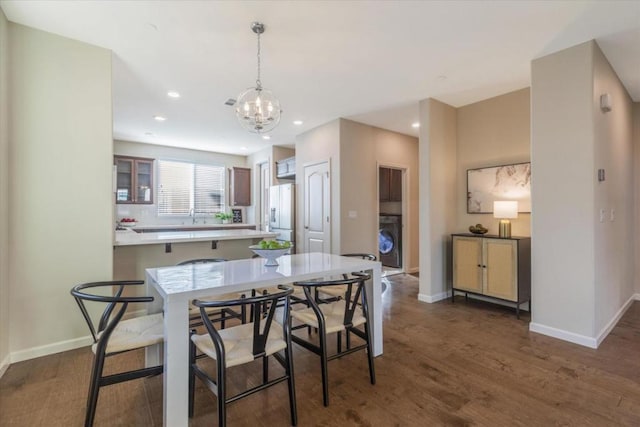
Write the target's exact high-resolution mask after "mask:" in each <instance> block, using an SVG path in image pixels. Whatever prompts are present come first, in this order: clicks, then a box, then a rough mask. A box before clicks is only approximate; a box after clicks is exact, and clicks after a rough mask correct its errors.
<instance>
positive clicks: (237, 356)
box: [189, 286, 298, 427]
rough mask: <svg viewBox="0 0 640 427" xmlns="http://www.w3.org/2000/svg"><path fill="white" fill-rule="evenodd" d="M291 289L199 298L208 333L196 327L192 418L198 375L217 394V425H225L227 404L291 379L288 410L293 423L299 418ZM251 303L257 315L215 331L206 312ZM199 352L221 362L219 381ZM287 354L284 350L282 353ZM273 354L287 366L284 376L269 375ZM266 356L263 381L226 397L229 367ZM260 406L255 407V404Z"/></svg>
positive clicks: (191, 368) (192, 347) (192, 353)
mask: <svg viewBox="0 0 640 427" xmlns="http://www.w3.org/2000/svg"><path fill="white" fill-rule="evenodd" d="M292 293H293V288H292V287H290V286H289V287H286V286H280V287H279V289H278V291H277V292H276V293H272V294H265V295H257V296H252V297H246V298H240V299H237V300H233V301H230V300H224V301H211V300H207V301H203V300H194V301H193V304H194V305H195V306H196V307H198V308H199V309H200V315H201V317H202V322H203V323H204V325H205V327H206V329H207V332H206V333H204V334H201V335H198V334H196V333H195V331H192V334H191V345H190V352H189V353H190V355H189V356H190V365H189V416H190V417H192V416H193V412H194V394H195V377H196V376H197V377H198V378H200V379H201V380H202V381H203V382H204V384H205V385H206V386H207V388H208V389H209V390H211V392H213V394H214V395H215V396H216V397H217V402H218V426H220V427H223V426H225V425H226V406H227V405H228V404H230V403H232V402H235V401H237V400H239V399H242V398H244V397H247V396H249V395H251V394H253V393H256V392H258V391H261V390H264V389H266V388H267V387H271V386H274V385H276V384H278V383H280V382H283V381H287V384H288V388H289V409H290V411H291V424H292V425H294V426H295V425H296V424H297V421H298V417H297V410H296V394H295V384H294V377H293V355H292V349H291V319H290V317H289V313H290V306H289V296H290V295H291V294H292ZM246 305H250V306H251V307H252V310H251V313H252V318H251V319H250V322H249V323H246V324H242V325H238V326H232V327H229V328H226V329H220V330H218V329H216V327H215V326H214V323H213V322H212V321H211V319H210V318H209V316H208V315H207V309H208V308H216V307H229V306H231V307H233V306H246ZM276 310H277V311H278V313H279V314H278V315H281V316H282V320H281V323H278V322H277V321H274V317H275V315H276ZM198 351H199V352H200V353H202V354H204V355H206V356H208V357H210V358H211V359H213V360H215V361H216V376H215V378H216V379H215V380H214V379H213V378H212V376H211V375H209V374H208V373H207V372H206V370H205V369H204V367H202V366H200V365H199V364H198V360H199V357H197V352H198ZM280 352H282V354H280ZM269 356H273V357H274V358H275V359H276V360H277V361H278V362H279V363H280V365H282V367H283V368H284V374H283V375H281V376H279V377H278V378H275V379H271V380H270V379H269V370H268V357H269ZM257 359H262V369H263V380H262V384H259V385H257V386H254V387H250V388H249V389H247V390H245V391H243V392H241V393H238V394H236V395H234V396H227V394H228V393H227V374H228V372H227V371H228V368H231V367H234V366H238V365H242V364H246V363H250V362H253V361H255V360H257ZM254 409H255V408H254Z"/></svg>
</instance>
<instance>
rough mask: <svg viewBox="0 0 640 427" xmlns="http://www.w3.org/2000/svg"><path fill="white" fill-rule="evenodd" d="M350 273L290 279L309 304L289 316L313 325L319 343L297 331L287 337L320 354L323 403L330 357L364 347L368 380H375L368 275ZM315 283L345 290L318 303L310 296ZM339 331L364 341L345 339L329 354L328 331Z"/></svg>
mask: <svg viewBox="0 0 640 427" xmlns="http://www.w3.org/2000/svg"><path fill="white" fill-rule="evenodd" d="M353 275H354V277H352V278H347V279H344V278H343V279H339V280H329V281H305V282H295V283H294V285H296V286H301V287H302V288H303V289H304V293H305V295H306V297H307V301H308V303H309V306H310V307H309V308H305V309H302V310H295V311H292V312H291V317H292V318H293V319H295V320H297V321H298V322H300V323H301V324H302V325H307V326H311V327H313V328H315V329H317V330H318V341H319V345H317V344H315V343H313V342H311V341H309V340H306V339H303V338H302V337H300V336H297V335H292V337H291V339H292V340H293V342H295V343H296V344H299V345H300V346H302V347H304V348H306V349H307V350H309V351H311V352H313V353H315V354H317V355H318V356H320V368H321V373H322V400H323V403H324V406H329V373H328V366H327V365H328V362H329V361H330V360H334V359H338V358H340V357H343V356H346V355H348V354H351V353H354V352H356V351H359V350H365V351H366V352H367V356H368V362H369V377H370V379H371V384H375V383H376V376H375V368H374V363H373V345H372V342H373V341H372V337H371V327H370V325H371V319H370V316H369V307H368V304H367V295H366V292H365V288H364V287H365V282H366V281H367V280H369V279H370V276H369V275H367V274H364V273H353ZM319 287H322V288H323V289H325V288H327V287H336V288H338V287H344V289H345V293H344V294H343V295H342V296H341V297H340V299H337V300H335V301H332V302H325V303H320V302H319V301H318V300H317V299H316V298H314V297H313V296H314V292H315V290H316V289H317V288H319ZM358 327H362V328H363V329H359V328H358ZM342 331H346V332H347V339H349V337H350V334H354V335H356V336H357V337H359V338H360V339H361V340H362V341H364V344H361V345H357V346H355V347H352V346H351V343H350V342H349V341H348V342H347V348H346V349H345V350H342V348H341V346H340V345H339V346H338V348H337V351H336V353H335V354H332V355H329V354H328V349H327V336H328V335H329V334H332V333H341V332H342Z"/></svg>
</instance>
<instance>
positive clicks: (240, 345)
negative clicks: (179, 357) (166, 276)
mask: <svg viewBox="0 0 640 427" xmlns="http://www.w3.org/2000/svg"><path fill="white" fill-rule="evenodd" d="M264 323H265V321H264V320H263V321H262V326H263V327H264ZM218 334H219V335H220V338H222V342H223V343H224V350H225V353H226V358H227V368H230V367H232V366H237V365H242V364H244V363H249V362H252V361H253V360H254V357H253V352H252V351H253V323H246V324H244V325H238V326H233V327H231V328H227V329H220V330H218ZM191 340H192V341H193V343H194V344H195V345H196V347H197V348H198V350H200V351H201V352H203V353H204V354H206V355H207V356H209V357H211V358H212V359H216V360H217V355H216V350H215V347H214V346H213V340H212V339H211V336H210V335H209V334H208V333H206V334H202V335H193V336H191ZM285 348H287V342H286V341H285V340H284V335H283V333H282V325H280V324H279V323H277V322H275V321H273V323H271V328H270V329H269V336H268V337H267V343H266V345H265V353H266V356H270V355H272V354H273V353H276V352H278V351H280V350H283V349H285Z"/></svg>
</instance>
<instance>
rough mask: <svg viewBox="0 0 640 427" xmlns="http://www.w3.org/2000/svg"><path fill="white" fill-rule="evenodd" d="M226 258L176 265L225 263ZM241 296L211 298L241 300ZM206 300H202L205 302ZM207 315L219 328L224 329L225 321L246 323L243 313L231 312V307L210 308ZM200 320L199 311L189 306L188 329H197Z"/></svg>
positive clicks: (195, 260)
mask: <svg viewBox="0 0 640 427" xmlns="http://www.w3.org/2000/svg"><path fill="white" fill-rule="evenodd" d="M226 261H227V259H226V258H197V259H189V260H186V261H182V262H179V263H178V264H176V265H193V264H209V263H214V262H226ZM242 297H243V294H238V293H231V294H224V295H216V296H215V297H212V299H213V300H216V301H217V300H222V299H229V300H233V299H236V298H242ZM206 299H208V298H203V300H206ZM207 312H208V313H209V317H210V318H211V320H212V321H214V322H220V327H222V328H224V327H225V326H226V322H227V320H231V319H239V320H240V321H241V322H242V323H245V322H246V318H247V315H246V313H245V312H244V311H241V312H240V313H238V312H236V311H235V310H233V309H232V308H231V307H215V308H214V307H210V308H209V309H208V311H207ZM202 324H203V323H202V319H201V318H200V309H199V308H198V307H195V306H194V305H190V306H189V327H197V326H202Z"/></svg>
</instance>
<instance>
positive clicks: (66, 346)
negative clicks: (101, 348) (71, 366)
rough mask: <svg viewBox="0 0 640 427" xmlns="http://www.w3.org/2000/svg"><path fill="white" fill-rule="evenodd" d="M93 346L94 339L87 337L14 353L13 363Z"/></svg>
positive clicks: (12, 355) (12, 354)
mask: <svg viewBox="0 0 640 427" xmlns="http://www.w3.org/2000/svg"><path fill="white" fill-rule="evenodd" d="M91 344H93V338H91V336H86V337H80V338H74V339H70V340H65V341H59V342H55V343H52V344H46V345H41V346H37V347H31V348H27V349H25V350H20V351H14V352H13V353H11V363H16V362H22V361H23V360H29V359H35V358H36V357H42V356H48V355H49V354H55V353H60V352H63V351H68V350H75V349H76V348H81V347H86V346H88V345H91Z"/></svg>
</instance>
